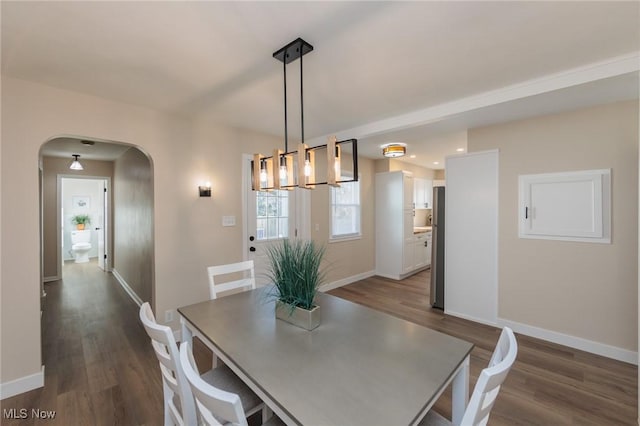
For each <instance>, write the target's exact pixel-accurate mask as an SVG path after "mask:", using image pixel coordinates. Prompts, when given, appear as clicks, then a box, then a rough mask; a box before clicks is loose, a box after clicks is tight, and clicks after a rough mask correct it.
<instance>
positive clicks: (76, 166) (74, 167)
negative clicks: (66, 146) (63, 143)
mask: <svg viewBox="0 0 640 426" xmlns="http://www.w3.org/2000/svg"><path fill="white" fill-rule="evenodd" d="M72 157H73V162H72V163H71V165H70V166H69V168H70V169H71V170H84V167H82V164H80V162H79V161H78V158H79V157H80V155H78V154H73V155H72Z"/></svg>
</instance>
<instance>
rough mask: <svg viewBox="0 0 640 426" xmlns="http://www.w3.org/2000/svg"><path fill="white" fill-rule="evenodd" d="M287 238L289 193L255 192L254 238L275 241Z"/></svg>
mask: <svg viewBox="0 0 640 426" xmlns="http://www.w3.org/2000/svg"><path fill="white" fill-rule="evenodd" d="M288 236H289V191H270V192H264V191H256V238H257V239H258V241H266V240H275V239H279V238H287V237H288Z"/></svg>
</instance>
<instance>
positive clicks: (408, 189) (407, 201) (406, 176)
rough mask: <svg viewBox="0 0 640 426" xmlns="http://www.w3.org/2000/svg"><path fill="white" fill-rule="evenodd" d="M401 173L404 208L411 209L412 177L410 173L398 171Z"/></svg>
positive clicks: (412, 206)
mask: <svg viewBox="0 0 640 426" xmlns="http://www.w3.org/2000/svg"><path fill="white" fill-rule="evenodd" d="M400 173H402V188H403V192H404V196H403V203H404V209H405V210H411V209H413V208H415V206H414V205H413V183H414V179H413V176H412V175H411V173H409V172H400Z"/></svg>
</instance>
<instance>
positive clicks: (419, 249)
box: [413, 232, 431, 270]
mask: <svg viewBox="0 0 640 426" xmlns="http://www.w3.org/2000/svg"><path fill="white" fill-rule="evenodd" d="M429 246H430V243H429V241H428V240H427V233H426V232H423V233H420V234H416V235H415V241H414V243H413V263H414V264H413V269H415V270H417V269H423V268H426V267H427V266H428V264H429V263H431V260H430V259H429V262H428V263H427V258H428V253H429V252H430V247H429Z"/></svg>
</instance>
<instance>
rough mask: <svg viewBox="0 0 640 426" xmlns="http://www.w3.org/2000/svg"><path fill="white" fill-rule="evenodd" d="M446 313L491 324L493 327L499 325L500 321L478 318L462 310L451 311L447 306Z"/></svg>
mask: <svg viewBox="0 0 640 426" xmlns="http://www.w3.org/2000/svg"><path fill="white" fill-rule="evenodd" d="M444 313H445V314H447V315H451V316H452V317H458V318H462V319H466V320H469V321H473V322H478V323H480V324H484V325H490V326H493V327H498V323H496V322H492V321H487V320H486V319H484V318H476V317H473V316H471V315H466V314H461V313H460V312H455V311H449V310H447V308H446V307H445V310H444Z"/></svg>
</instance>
